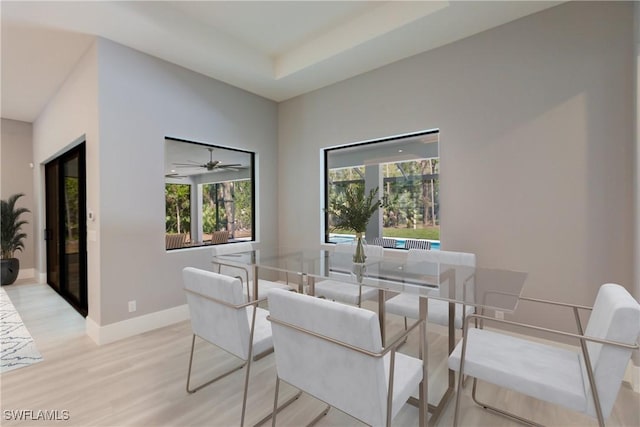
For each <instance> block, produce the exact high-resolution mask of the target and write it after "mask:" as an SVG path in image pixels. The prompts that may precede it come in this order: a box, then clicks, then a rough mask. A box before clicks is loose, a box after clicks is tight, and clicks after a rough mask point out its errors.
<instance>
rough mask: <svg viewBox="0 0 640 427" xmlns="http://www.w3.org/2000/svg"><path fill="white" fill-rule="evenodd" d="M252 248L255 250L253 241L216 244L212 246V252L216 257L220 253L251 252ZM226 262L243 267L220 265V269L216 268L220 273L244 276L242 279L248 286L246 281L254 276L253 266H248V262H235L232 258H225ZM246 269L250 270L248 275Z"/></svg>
mask: <svg viewBox="0 0 640 427" xmlns="http://www.w3.org/2000/svg"><path fill="white" fill-rule="evenodd" d="M252 250H253V244H252V243H251V242H239V243H229V244H226V245H220V246H214V247H212V248H211V252H212V254H213V256H214V257H215V256H218V255H229V254H234V253H238V252H250V251H252ZM224 262H225V263H227V264H237V265H238V267H240V268H242V269H239V268H236V267H229V266H226V265H220V266H219V267H220V268H219V270H216V271H217V272H218V273H220V274H224V275H226V276H232V277H237V276H240V277H242V281H243V283H244V285H245V286H246V281H250V280H251V279H252V278H253V274H252V273H253V272H252V270H251V268H249V267H247V265H246V264H244V263H242V262H237V263H236V262H233V261H232V260H225V261H224ZM245 269H246V271H248V277H247V274H246V272H245Z"/></svg>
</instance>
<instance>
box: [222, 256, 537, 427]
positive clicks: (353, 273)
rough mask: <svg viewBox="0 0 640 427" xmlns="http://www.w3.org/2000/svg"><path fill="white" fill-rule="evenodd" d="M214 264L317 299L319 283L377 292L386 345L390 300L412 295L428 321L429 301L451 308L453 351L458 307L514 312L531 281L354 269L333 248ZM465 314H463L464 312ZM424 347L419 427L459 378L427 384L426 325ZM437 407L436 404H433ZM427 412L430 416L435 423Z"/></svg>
mask: <svg viewBox="0 0 640 427" xmlns="http://www.w3.org/2000/svg"><path fill="white" fill-rule="evenodd" d="M213 262H214V263H216V264H220V265H227V266H242V267H243V268H248V269H251V270H252V271H253V277H254V278H258V277H263V276H269V279H270V280H274V279H277V280H282V281H286V282H287V283H288V284H289V285H290V286H292V287H294V288H297V290H298V292H304V293H308V294H310V295H314V292H315V283H316V282H318V281H321V280H326V279H331V280H333V281H339V282H341V283H342V284H344V285H345V286H349V285H351V286H369V287H373V288H376V289H378V318H379V321H380V331H381V334H382V342H383V343H385V341H386V336H385V335H386V333H385V330H386V328H385V325H386V322H385V317H386V316H385V303H384V302H385V301H386V299H387V297H388V296H389V295H392V294H397V293H408V294H412V295H416V296H418V297H420V298H419V301H420V302H419V313H420V318H421V319H428V307H429V305H428V300H429V299H436V300H441V301H445V302H448V303H449V319H448V320H449V321H448V350H449V353H451V352H452V351H453V349H454V348H455V344H456V341H455V340H456V336H455V330H454V316H455V311H456V310H455V307H456V304H461V305H463V306H472V307H475V309H476V310H477V311H487V310H491V311H493V310H495V311H500V312H502V313H513V312H514V311H515V309H516V307H517V305H518V301H519V298H520V295H521V293H522V290H523V287H524V285H525V282H526V278H527V274H526V273H523V272H517V271H511V270H505V269H495V268H483V267H471V266H465V265H454V264H443V263H436V262H416V263H411V262H407V261H404V260H402V259H392V258H390V257H389V258H388V257H383V258H374V257H370V256H369V257H367V259H366V261H365V263H364V264H354V263H353V260H352V255H351V254H348V253H342V252H334V251H332V250H330V249H304V248H303V249H300V248H292V247H280V248H259V249H255V250H252V251H247V252H236V253H230V254H226V255H218V256H216V257H214V260H213ZM258 282H259V281H258V280H254V281H253V295H254V296H255V298H259V286H258ZM463 312H464V311H463ZM420 334H422V336H423V337H424V339H423V340H422V342H423V348H421V349H420V355H421V357H422V360H423V378H426V379H427V381H423V384H422V386H421V387H420V391H419V393H420V397H423V400H422V401H423V402H429V404H428V405H419V404H418V403H417V402H419V401H420V400H418V399H412V400H411V401H410V403H412V404H414V405H416V406H418V407H419V420H420V425H421V426H425V425H428V424H429V423H433V422H435V421H436V420H437V418H438V417H439V416H440V414H441V413H442V411H443V409H444V407H445V406H446V404H447V402H448V401H449V399H450V398H451V396H453V394H454V389H455V373H454V372H453V371H451V370H448V373H447V380H446V381H445V383H446V384H445V386H444V388H443V387H436V386H432V384H429V380H428V357H427V355H428V341H427V339H426V337H427V322H423V323H422V325H421V326H420ZM431 402H433V403H431ZM428 413H431V416H430V418H429V417H428V415H427V414H428Z"/></svg>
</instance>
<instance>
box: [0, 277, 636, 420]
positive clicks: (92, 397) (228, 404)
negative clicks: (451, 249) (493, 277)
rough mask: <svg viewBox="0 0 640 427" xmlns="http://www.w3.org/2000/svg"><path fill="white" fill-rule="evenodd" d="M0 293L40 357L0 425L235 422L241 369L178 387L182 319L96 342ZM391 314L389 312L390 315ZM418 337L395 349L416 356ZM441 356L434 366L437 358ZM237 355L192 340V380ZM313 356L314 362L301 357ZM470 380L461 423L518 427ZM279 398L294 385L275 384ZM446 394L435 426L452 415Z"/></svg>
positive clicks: (264, 396)
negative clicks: (24, 417)
mask: <svg viewBox="0 0 640 427" xmlns="http://www.w3.org/2000/svg"><path fill="white" fill-rule="evenodd" d="M5 290H6V291H7V294H8V295H9V297H10V298H11V300H12V302H13V304H14V305H15V306H16V308H17V310H18V312H19V313H20V315H21V316H22V318H23V320H24V322H25V325H26V326H27V328H28V329H29V331H30V332H31V335H32V336H33V338H34V340H35V342H36V346H37V347H38V350H39V351H40V352H41V353H42V356H43V357H44V361H43V362H40V363H38V364H35V365H31V366H28V367H25V368H21V369H17V370H14V371H11V372H7V373H5V374H2V376H0V381H1V385H0V391H1V395H0V407H1V409H2V411H1V413H0V417H1V419H0V424H1V425H3V426H5V425H7V426H8V425H21V426H27V425H34V426H48V425H65V426H67V425H68V426H204V425H208V426H235V425H238V423H239V419H240V404H241V401H242V381H243V379H244V371H238V372H236V373H234V374H232V375H230V376H228V377H226V378H225V379H223V380H220V381H218V382H217V383H214V384H212V385H210V386H208V387H205V388H204V389H202V390H200V391H198V392H197V393H195V394H191V395H190V394H187V393H186V391H185V379H186V378H185V377H186V372H187V363H188V357H189V348H190V344H191V329H190V325H189V322H181V323H178V324H175V325H172V326H168V327H165V328H162V329H158V330H155V331H151V332H148V333H145V334H141V335H138V336H135V337H131V338H128V339H125V340H121V341H119V342H115V343H112V344H108V345H104V346H97V345H96V344H94V343H93V341H91V339H90V338H88V337H87V336H86V335H85V334H84V319H83V318H82V317H81V316H80V315H78V314H77V313H76V312H75V311H74V310H73V309H71V308H70V307H69V306H68V305H67V304H66V303H65V302H64V301H63V300H62V299H61V298H59V297H58V296H57V294H55V292H53V290H51V289H50V288H49V287H47V286H46V285H39V284H33V283H28V282H27V283H19V284H15V285H11V286H6V287H5ZM390 317H392V316H390ZM390 322H391V333H392V334H393V333H394V330H398V331H399V330H400V328H401V321H400V319H399V318H397V319H393V318H392V319H390ZM429 341H430V343H431V348H430V365H429V366H430V371H437V370H440V371H442V370H443V366H444V364H443V363H444V361H445V352H446V339H445V337H444V336H442V335H440V334H438V333H436V332H431V333H430V334H429ZM416 343H417V337H415V336H413V337H412V338H411V339H410V341H409V343H408V344H407V345H405V346H403V348H402V350H403V351H406V352H407V353H411V354H414V355H415V352H416ZM438 361H441V362H442V363H438ZM237 362H238V361H237V359H234V358H233V357H231V356H229V355H228V354H227V353H225V352H224V351H222V350H219V349H217V348H215V347H213V346H210V345H208V344H206V343H204V342H202V341H199V343H198V345H197V346H196V360H195V363H194V381H195V382H194V384H198V383H199V381H202V380H204V379H206V378H210V377H212V376H214V375H215V374H216V372H221V371H222V370H224V369H225V368H227V367H231V366H234V365H235V364H237ZM309 363H313V361H312V360H311V361H309ZM274 381H275V368H274V358H273V354H272V355H269V356H267V357H266V358H264V359H262V360H259V361H257V362H255V363H254V364H253V365H252V373H251V382H250V386H249V387H250V388H249V406H248V411H247V421H248V422H247V425H251V424H253V423H254V422H256V421H257V420H258V419H260V418H261V417H262V416H263V415H265V414H266V413H268V412H269V411H270V409H271V407H272V404H273V392H274V385H275V383H274ZM470 384H471V383H470V382H469V384H468V385H467V386H466V387H465V394H464V396H463V397H464V399H463V402H462V409H461V413H462V425H464V426H511V425H518V424H515V423H513V422H511V421H509V420H507V419H505V418H502V417H499V416H497V415H493V414H491V413H488V412H486V411H484V410H482V409H481V408H479V407H478V406H476V405H475V404H474V403H473V402H472V401H471V398H470V389H471V386H470ZM280 393H281V394H280V396H281V400H282V397H286V396H290V395H292V394H293V393H294V389H293V388H292V387H290V386H287V385H286V384H285V385H283V386H282V387H281V391H280ZM480 393H481V396H482V398H484V399H485V400H486V401H487V402H488V403H493V404H497V405H501V406H503V407H505V408H506V409H508V410H512V411H515V412H517V413H519V414H521V415H523V416H526V417H530V418H533V419H534V420H535V421H537V422H540V423H543V424H546V425H550V426H575V427H578V426H580V427H582V426H596V425H597V422H596V421H595V420H593V419H591V418H588V417H586V416H583V415H580V414H576V413H574V412H571V411H568V410H564V409H561V408H559V407H556V406H554V405H550V404H547V403H544V402H539V401H536V400H533V399H530V398H528V397H524V396H521V395H518V394H516V393H513V392H510V391H506V390H502V389H499V388H496V387H493V386H491V385H483V387H482V388H481V389H480ZM453 406H454V401H453V400H452V401H451V402H450V403H449V405H448V406H447V408H446V410H445V412H444V413H443V415H442V416H441V418H440V419H439V420H438V423H437V425H438V426H448V425H451V424H452V421H453ZM323 407H324V404H323V403H321V402H319V401H317V400H315V399H313V398H311V397H309V396H306V395H304V394H303V396H302V397H301V398H300V399H299V400H298V401H297V402H295V403H294V404H293V405H291V406H289V407H288V408H287V409H285V410H284V411H283V412H282V413H281V414H280V415H279V416H278V425H279V426H300V425H305V424H306V423H307V422H308V421H309V420H311V419H312V418H313V416H315V414H317V413H319V412H320V411H321V410H322V408H323ZM12 410H33V411H37V410H58V411H63V410H66V411H68V414H69V419H68V420H66V421H27V422H25V421H22V422H17V421H14V420H9V419H8V417H7V413H6V411H12ZM417 419H418V411H417V409H416V408H414V407H412V406H410V405H405V407H404V408H403V409H402V411H401V412H400V414H399V415H398V416H397V417H396V419H395V420H394V423H393V425H394V426H416V425H418V421H417ZM360 425H362V424H361V423H359V422H358V421H356V420H354V419H352V418H350V417H349V416H347V415H345V414H343V413H341V412H339V411H337V410H335V409H332V410H331V411H329V414H328V415H327V416H325V417H324V418H323V419H322V420H321V421H320V422H319V423H318V426H360ZM607 425H608V426H627V427H635V426H640V395H638V394H637V393H634V392H633V391H632V390H631V389H630V387H629V386H628V384H626V383H624V384H623V387H622V389H621V391H620V394H619V395H618V399H617V401H616V406H615V408H614V410H613V413H612V415H611V416H610V417H609V419H608V420H607Z"/></svg>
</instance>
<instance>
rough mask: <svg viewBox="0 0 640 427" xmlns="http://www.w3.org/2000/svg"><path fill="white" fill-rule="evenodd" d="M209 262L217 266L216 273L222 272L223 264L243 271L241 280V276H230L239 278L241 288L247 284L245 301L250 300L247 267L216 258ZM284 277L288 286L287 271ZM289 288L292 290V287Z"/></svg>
mask: <svg viewBox="0 0 640 427" xmlns="http://www.w3.org/2000/svg"><path fill="white" fill-rule="evenodd" d="M211 264H213V265H214V266H216V265H217V266H218V271H216V273H218V274H222V273H220V270H221V268H222V267H223V266H224V267H228V268H237V269H238V270H241V271H242V272H244V276H245V280H242V276H232V277H234V278H236V279H239V280H240V283H241V284H242V287H243V288H244V284H245V283H246V284H247V302H249V301H250V300H251V289H250V288H249V269H248V268H246V267H243V266H241V265H237V264H230V263H226V262H222V261H220V260H217V259H214V260H212V261H211ZM256 271H257V270H256ZM285 278H286V285H287V286H289V273H285ZM256 283H258V279H256ZM255 288H256V289H257V286H255ZM291 290H292V291H293V289H291Z"/></svg>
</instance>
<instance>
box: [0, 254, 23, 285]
mask: <svg viewBox="0 0 640 427" xmlns="http://www.w3.org/2000/svg"><path fill="white" fill-rule="evenodd" d="M0 262H1V263H2V271H1V272H0V278H1V279H2V286H4V285H10V284H12V283H13V282H15V281H16V279H17V278H18V273H19V272H20V260H19V259H18V258H9V259H3V260H0Z"/></svg>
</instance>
